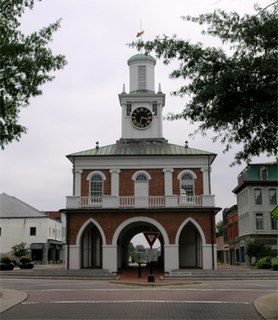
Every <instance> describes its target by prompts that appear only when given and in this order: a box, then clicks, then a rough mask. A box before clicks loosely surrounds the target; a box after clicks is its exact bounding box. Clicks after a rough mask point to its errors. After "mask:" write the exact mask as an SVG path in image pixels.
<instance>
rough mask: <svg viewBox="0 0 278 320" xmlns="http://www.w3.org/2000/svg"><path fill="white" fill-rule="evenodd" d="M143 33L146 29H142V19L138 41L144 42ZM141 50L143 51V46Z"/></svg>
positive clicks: (137, 35) (137, 36)
mask: <svg viewBox="0 0 278 320" xmlns="http://www.w3.org/2000/svg"><path fill="white" fill-rule="evenodd" d="M143 34H144V30H142V21H141V20H140V31H139V32H137V34H136V38H140V39H138V43H140V42H141V43H143V37H142V36H143ZM140 51H142V47H141V48H140Z"/></svg>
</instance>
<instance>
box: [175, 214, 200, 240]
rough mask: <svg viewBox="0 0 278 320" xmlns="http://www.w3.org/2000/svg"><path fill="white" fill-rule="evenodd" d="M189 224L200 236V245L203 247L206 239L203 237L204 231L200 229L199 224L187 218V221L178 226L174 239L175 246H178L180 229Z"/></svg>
mask: <svg viewBox="0 0 278 320" xmlns="http://www.w3.org/2000/svg"><path fill="white" fill-rule="evenodd" d="M189 222H191V223H192V224H193V225H194V226H195V227H196V228H197V230H198V231H199V234H200V237H201V240H202V245H205V244H206V237H205V234H204V231H203V229H202V228H201V226H200V225H199V223H198V222H197V221H195V220H194V219H193V218H191V217H189V218H187V219H185V220H184V222H183V223H182V224H181V225H180V227H179V229H178V231H177V234H176V239H175V244H176V245H177V246H178V245H179V238H180V234H181V232H182V229H183V228H184V227H185V225H186V224H187V223H189Z"/></svg>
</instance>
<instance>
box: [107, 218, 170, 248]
mask: <svg viewBox="0 0 278 320" xmlns="http://www.w3.org/2000/svg"><path fill="white" fill-rule="evenodd" d="M134 222H146V223H149V224H152V225H154V226H155V227H156V228H157V229H158V230H159V232H160V234H161V235H162V237H163V240H164V245H169V237H168V234H167V232H166V230H165V229H164V227H163V226H162V225H161V224H160V223H159V222H157V221H156V220H154V219H151V218H148V217H134V218H130V219H127V220H125V221H124V222H122V223H121V224H120V225H119V226H118V228H117V229H116V231H115V232H114V235H113V238H112V246H117V241H118V238H119V236H120V234H121V232H122V231H123V229H124V228H125V227H127V226H128V225H129V224H131V223H134Z"/></svg>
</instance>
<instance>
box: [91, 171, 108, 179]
mask: <svg viewBox="0 0 278 320" xmlns="http://www.w3.org/2000/svg"><path fill="white" fill-rule="evenodd" d="M95 174H99V175H100V176H101V177H102V179H103V180H106V177H105V175H104V173H103V172H101V171H99V170H95V171H92V172H90V173H89V174H88V176H87V180H88V181H90V180H91V177H92V176H93V175H95Z"/></svg>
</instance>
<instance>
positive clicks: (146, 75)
mask: <svg viewBox="0 0 278 320" xmlns="http://www.w3.org/2000/svg"><path fill="white" fill-rule="evenodd" d="M127 64H128V65H129V88H130V89H129V91H130V93H134V92H137V91H149V92H154V66H155V64H156V61H155V59H154V58H153V57H151V56H147V55H145V54H136V55H135V56H132V57H131V58H130V59H128V61H127Z"/></svg>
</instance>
